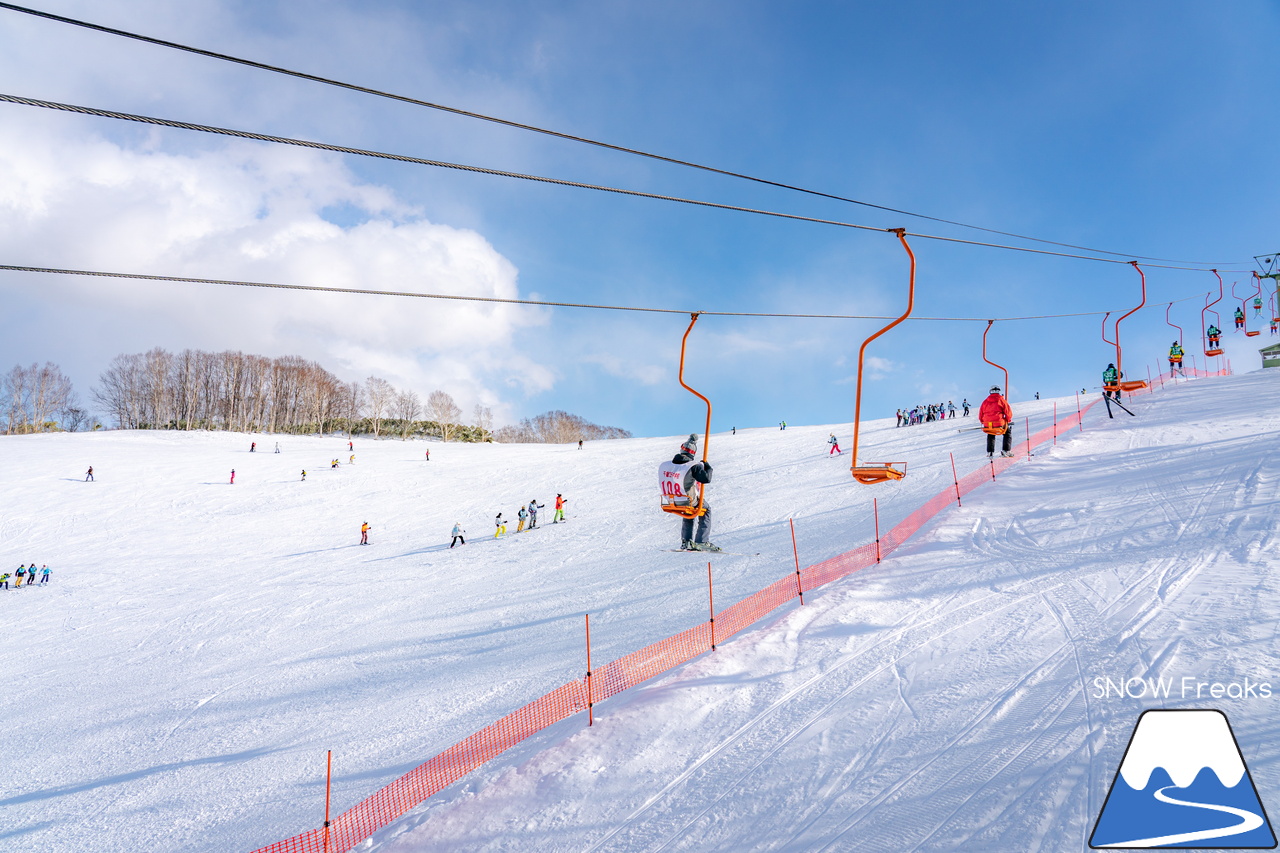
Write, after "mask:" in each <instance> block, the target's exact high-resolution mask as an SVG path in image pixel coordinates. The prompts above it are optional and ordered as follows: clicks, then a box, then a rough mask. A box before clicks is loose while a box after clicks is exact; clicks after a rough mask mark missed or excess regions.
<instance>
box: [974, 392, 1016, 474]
mask: <svg viewBox="0 0 1280 853" xmlns="http://www.w3.org/2000/svg"><path fill="white" fill-rule="evenodd" d="M978 420H980V421H981V422H982V429H983V430H984V431H986V433H987V456H989V457H990V456H994V455H995V452H996V436H997V435H1003V436H1004V443H1003V447H1002V448H1001V450H1000V455H1001V456H1012V455H1013V453H1012V452H1010V451H1011V450H1012V449H1013V409H1012V408H1010V407H1009V401H1008V400H1006V399H1005V398H1004V397H1002V396H1000V386H999V385H992V386H991V395H990V396H989V397H987V399H985V400H983V401H982V405H981V406H980V407H979V408H978ZM997 430H1002V431H1003V432H998V431H997Z"/></svg>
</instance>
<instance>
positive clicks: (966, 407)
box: [960, 397, 969, 418]
mask: <svg viewBox="0 0 1280 853" xmlns="http://www.w3.org/2000/svg"><path fill="white" fill-rule="evenodd" d="M960 405H961V406H963V407H964V416H965V417H966V418H967V417H969V398H968V397H965V398H964V399H963V400H961V401H960Z"/></svg>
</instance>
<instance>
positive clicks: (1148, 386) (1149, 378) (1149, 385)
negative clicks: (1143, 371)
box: [1147, 364, 1164, 394]
mask: <svg viewBox="0 0 1280 853" xmlns="http://www.w3.org/2000/svg"><path fill="white" fill-rule="evenodd" d="M1160 387H1161V388H1163V387H1164V383H1163V382H1162V383H1161V384H1160ZM1154 390H1155V389H1154V388H1152V387H1151V365H1149V364H1148V365H1147V393H1148V394H1150V393H1151V392H1152V391H1154Z"/></svg>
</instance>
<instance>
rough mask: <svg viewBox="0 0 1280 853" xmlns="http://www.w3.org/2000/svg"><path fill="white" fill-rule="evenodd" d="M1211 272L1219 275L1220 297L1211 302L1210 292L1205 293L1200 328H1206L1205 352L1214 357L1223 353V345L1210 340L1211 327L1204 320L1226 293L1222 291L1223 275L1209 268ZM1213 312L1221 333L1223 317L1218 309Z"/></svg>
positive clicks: (1215, 324)
mask: <svg viewBox="0 0 1280 853" xmlns="http://www.w3.org/2000/svg"><path fill="white" fill-rule="evenodd" d="M1209 272H1211V273H1213V274H1214V275H1215V276H1217V277H1218V298H1217V299H1215V300H1213V301H1212V302H1210V301H1209V294H1208V293H1206V294H1205V295H1204V308H1202V309H1201V311H1200V328H1201V329H1202V330H1204V334H1205V338H1204V340H1205V345H1204V354H1205V355H1206V356H1210V357H1212V356H1215V355H1222V347H1221V346H1219V345H1216V344H1214V343H1213V341H1210V340H1209V327H1208V326H1206V325H1205V323H1204V321H1205V314H1206V313H1209V312H1210V311H1211V310H1212V308H1213V306H1215V305H1217V304H1218V303H1219V302H1221V301H1222V297H1223V295H1224V294H1223V292H1222V276H1221V275H1218V271H1217V270H1209ZM1212 313H1213V316H1214V318H1215V319H1216V322H1215V323H1214V326H1216V327H1217V329H1218V332H1219V333H1221V332H1222V325H1221V324H1222V318H1221V317H1219V316H1218V312H1217V311H1212ZM1219 340H1221V338H1219Z"/></svg>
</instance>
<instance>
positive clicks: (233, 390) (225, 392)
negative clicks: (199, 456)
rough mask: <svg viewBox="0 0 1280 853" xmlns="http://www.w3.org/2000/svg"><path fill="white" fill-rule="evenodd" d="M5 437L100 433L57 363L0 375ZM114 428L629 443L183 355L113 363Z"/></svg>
mask: <svg viewBox="0 0 1280 853" xmlns="http://www.w3.org/2000/svg"><path fill="white" fill-rule="evenodd" d="M0 393H3V399H4V401H5V404H6V408H5V422H4V426H5V432H6V433H8V434H14V433H23V432H47V431H54V430H59V429H64V430H69V431H73V432H74V431H76V430H79V429H83V428H85V427H87V426H92V427H93V428H95V429H96V428H99V427H100V426H101V425H100V424H98V422H97V420H96V419H95V418H94V417H93V416H92V415H90V414H89V412H88V410H86V409H85V408H84V407H82V406H81V405H80V403H79V401H78V399H77V398H76V395H75V392H74V391H73V390H72V387H71V382H70V380H69V379H67V378H66V377H65V376H64V375H63V374H62V371H61V369H59V368H58V366H57V365H55V364H52V363H46V364H45V365H44V366H43V367H39V366H37V365H35V364H33V365H31V366H30V367H27V368H24V367H21V366H18V367H15V368H14V369H13V370H11V371H10V372H9V373H7V374H4V375H3V376H0ZM91 397H92V398H93V401H94V403H95V404H96V405H97V406H98V407H99V409H100V410H101V412H102V413H103V414H104V415H105V416H106V417H107V418H108V419H110V420H112V421H114V423H115V425H116V426H117V427H118V428H119V429H172V430H196V429H202V430H229V431H234V432H268V433H293V434H306V433H320V434H324V433H335V432H341V433H346V434H347V435H372V436H374V437H375V438H376V437H380V436H383V435H388V436H395V437H399V438H401V439H408V438H424V437H429V436H430V437H438V438H441V439H442V440H444V441H505V442H544V443H552V442H555V443H568V442H573V441H580V440H587V439H599V438H628V437H630V435H631V433H630V432H628V431H626V430H622V429H618V428H616V427H601V426H597V425H595V424H592V423H590V422H588V421H586V420H585V419H583V418H580V417H578V416H577V415H571V414H568V413H567V412H560V411H555V412H547V413H545V414H542V415H538V416H537V417H535V418H532V419H525V420H524V421H522V422H521V423H520V424H518V425H515V426H507V427H503V428H501V429H499V430H497V431H496V432H495V431H494V429H493V413H492V411H491V410H490V409H489V407H488V406H482V405H480V404H479V403H477V404H476V406H475V408H474V409H473V410H472V413H471V419H470V421H471V422H470V423H463V422H462V419H463V418H462V410H461V409H460V408H459V407H458V405H457V403H455V402H454V400H453V397H452V396H450V395H449V394H448V393H446V392H444V391H439V390H437V391H432V392H431V393H430V394H428V395H427V397H426V399H425V400H424V399H422V398H421V397H420V396H419V395H418V394H417V392H415V391H411V390H397V389H396V388H395V387H394V386H393V385H392V384H391V383H390V382H388V381H387V380H385V379H382V378H381V377H377V376H370V377H369V378H368V379H366V380H365V381H364V382H343V381H342V380H340V379H338V377H336V376H334V375H333V374H332V373H330V372H329V371H328V370H326V369H325V368H324V367H322V366H321V365H320V364H318V363H317V362H314V361H308V360H306V359H303V358H300V357H298V356H283V357H280V358H267V357H265V356H260V355H249V354H245V353H242V352H231V351H227V352H205V351H203V350H192V349H186V350H183V351H182V352H180V353H176V354H175V353H170V352H168V351H167V350H164V349H161V348H158V347H157V348H156V349H153V350H151V351H150V352H146V353H134V354H124V355H118V356H116V357H115V359H113V360H112V362H111V363H110V365H108V367H107V369H106V370H105V371H103V373H102V375H101V376H100V377H99V380H98V385H97V386H95V387H94V388H93V390H92V392H91Z"/></svg>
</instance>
